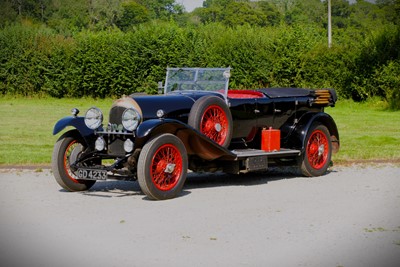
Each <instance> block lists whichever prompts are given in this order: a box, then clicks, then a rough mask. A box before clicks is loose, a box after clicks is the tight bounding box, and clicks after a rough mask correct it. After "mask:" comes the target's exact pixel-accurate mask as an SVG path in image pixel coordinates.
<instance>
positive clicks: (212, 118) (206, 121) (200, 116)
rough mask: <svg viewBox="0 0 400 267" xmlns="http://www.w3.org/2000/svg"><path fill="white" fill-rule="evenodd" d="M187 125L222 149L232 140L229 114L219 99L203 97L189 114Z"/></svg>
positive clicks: (226, 107) (231, 124) (231, 125)
mask: <svg viewBox="0 0 400 267" xmlns="http://www.w3.org/2000/svg"><path fill="white" fill-rule="evenodd" d="M188 124H189V125H190V126H192V127H193V128H195V129H196V130H199V131H200V132H201V133H202V134H204V135H205V136H207V137H208V138H210V139H211V140H213V141H214V142H215V143H217V144H219V145H220V146H223V147H228V146H229V144H230V141H231V138H232V131H233V123H232V115H231V112H230V110H229V108H228V106H227V105H226V103H225V102H224V100H222V99H221V98H220V97H217V96H203V97H201V98H200V99H198V100H197V101H196V102H195V103H194V105H193V107H192V109H191V110H190V113H189V119H188Z"/></svg>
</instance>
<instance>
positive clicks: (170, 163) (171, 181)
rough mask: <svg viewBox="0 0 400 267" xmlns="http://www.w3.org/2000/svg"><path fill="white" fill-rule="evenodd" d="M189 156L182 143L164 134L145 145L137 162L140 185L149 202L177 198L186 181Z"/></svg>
mask: <svg viewBox="0 0 400 267" xmlns="http://www.w3.org/2000/svg"><path fill="white" fill-rule="evenodd" d="M187 168H188V157H187V153H186V148H185V146H184V144H183V143H182V141H181V140H180V139H179V138H178V137H176V136H175V135H172V134H162V135H159V136H156V137H155V138H153V139H151V140H150V141H149V142H148V143H146V145H144V147H143V149H142V151H141V152H140V155H139V161H138V170H137V176H138V182H139V185H140V188H141V189H142V191H143V193H145V194H146V195H147V196H148V197H149V198H150V199H155V200H163V199H170V198H174V197H176V196H177V195H178V194H179V193H180V192H181V190H182V187H183V184H184V183H185V180H186V173H187Z"/></svg>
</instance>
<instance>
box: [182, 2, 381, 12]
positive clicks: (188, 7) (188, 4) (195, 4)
mask: <svg viewBox="0 0 400 267" xmlns="http://www.w3.org/2000/svg"><path fill="white" fill-rule="evenodd" d="M203 1H204V0H175V2H176V3H179V4H183V6H184V7H185V9H186V11H187V12H192V11H193V9H195V8H196V7H201V6H203ZM355 1H356V0H350V1H349V2H350V3H354V2H355ZM367 1H369V2H374V1H373V0H367Z"/></svg>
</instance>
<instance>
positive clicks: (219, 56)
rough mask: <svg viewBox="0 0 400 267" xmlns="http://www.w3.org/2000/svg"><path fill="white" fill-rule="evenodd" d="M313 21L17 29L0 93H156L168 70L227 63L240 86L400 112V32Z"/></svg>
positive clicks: (1, 60) (1, 43) (4, 43)
mask: <svg viewBox="0 0 400 267" xmlns="http://www.w3.org/2000/svg"><path fill="white" fill-rule="evenodd" d="M349 36H351V35H350V33H346V32H338V33H337V35H336V36H334V37H335V39H334V40H335V44H334V46H333V47H332V48H331V49H328V48H327V44H326V43H327V40H326V39H327V38H326V31H324V30H321V28H320V27H314V26H312V25H297V26H285V25H282V26H277V27H268V28H265V27H264V28H261V27H250V26H240V27H234V28H232V27H226V26H223V25H222V24H207V25H201V26H188V27H185V28H182V27H179V26H178V25H177V24H175V23H173V22H151V23H148V24H142V25H140V26H138V27H137V28H135V29H133V30H132V31H130V32H126V33H124V32H121V31H119V30H108V31H101V32H91V31H83V32H80V33H77V34H75V35H73V36H69V37H65V36H62V35H59V34H57V33H55V32H54V31H52V30H49V29H48V28H44V27H40V26H35V25H21V24H16V25H12V26H7V27H5V28H3V29H1V30H0V94H11V95H33V94H36V95H38V94H39V95H40V94H43V95H50V96H53V97H65V96H68V97H82V96H92V97H106V96H120V95H122V94H130V93H133V92H138V91H146V92H148V93H155V92H156V91H157V82H158V81H162V80H163V79H164V76H165V69H166V67H168V66H170V67H185V66H191V67H227V66H230V67H232V69H233V75H232V78H231V85H230V86H231V87H234V88H257V87H268V86H282V87H309V88H326V87H331V88H335V89H336V90H337V91H338V93H339V95H340V96H341V97H344V98H350V97H353V98H355V99H359V100H363V99H365V98H368V97H371V96H380V97H384V98H387V100H388V101H389V102H390V103H391V107H392V108H394V109H398V108H400V107H399V106H400V104H399V102H400V96H399V95H400V93H399V85H400V84H399V83H400V82H399V77H400V67H399V66H400V59H399V58H400V55H399V53H400V52H399V47H400V37H399V36H400V30H399V28H394V27H390V26H387V27H386V28H384V29H381V30H380V31H379V32H374V33H370V34H366V35H365V34H364V37H363V38H361V37H360V36H359V35H358V36H356V37H357V38H353V37H352V38H350V37H349Z"/></svg>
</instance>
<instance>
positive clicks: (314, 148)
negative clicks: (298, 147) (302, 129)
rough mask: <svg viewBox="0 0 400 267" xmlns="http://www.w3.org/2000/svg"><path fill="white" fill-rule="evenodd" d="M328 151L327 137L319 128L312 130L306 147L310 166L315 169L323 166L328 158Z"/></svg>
mask: <svg viewBox="0 0 400 267" xmlns="http://www.w3.org/2000/svg"><path fill="white" fill-rule="evenodd" d="M328 152H329V142H328V137H327V136H326V135H325V134H324V133H323V132H322V131H321V130H316V131H314V132H312V134H311V136H310V138H309V139H308V143H307V147H306V154H307V158H308V162H309V163H310V166H311V167H313V168H314V169H317V170H319V169H321V168H323V167H324V165H325V164H326V161H327V159H328Z"/></svg>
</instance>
